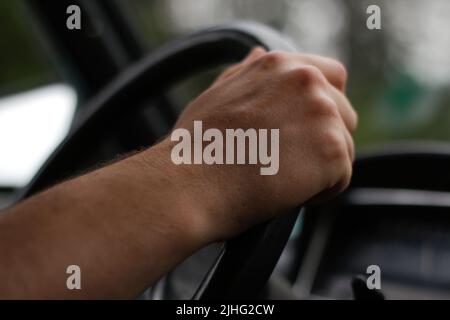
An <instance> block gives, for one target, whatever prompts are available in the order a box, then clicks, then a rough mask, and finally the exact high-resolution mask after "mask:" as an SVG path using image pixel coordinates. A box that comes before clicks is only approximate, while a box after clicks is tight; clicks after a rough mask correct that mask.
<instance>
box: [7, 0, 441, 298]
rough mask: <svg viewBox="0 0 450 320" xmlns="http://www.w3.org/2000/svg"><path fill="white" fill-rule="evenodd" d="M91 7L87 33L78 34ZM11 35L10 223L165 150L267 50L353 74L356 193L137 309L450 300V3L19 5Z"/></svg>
mask: <svg viewBox="0 0 450 320" xmlns="http://www.w3.org/2000/svg"><path fill="white" fill-rule="evenodd" d="M371 3H377V4H378V5H379V6H380V7H381V8H382V12H383V20H382V22H383V28H382V29H381V30H368V29H367V28H366V24H365V19H366V18H367V13H366V8H367V6H368V5H369V4H371ZM411 3H413V5H410V4H411ZM73 4H77V5H78V6H80V7H81V8H82V19H83V20H82V21H83V28H81V29H80V30H69V29H68V28H66V27H65V26H66V19H67V14H66V8H67V7H68V6H70V5H73ZM336 12H338V13H339V14H336ZM0 17H1V19H0V20H1V21H2V24H3V26H2V28H0V35H1V37H0V47H1V48H2V50H1V51H2V52H0V56H3V59H2V62H1V66H2V70H4V71H3V72H2V75H0V209H2V208H7V207H8V206H10V205H13V204H14V203H16V202H18V201H20V200H22V199H25V198H27V197H29V196H32V195H33V194H36V193H37V192H39V191H41V190H43V189H45V188H47V187H49V186H52V185H54V184H55V183H58V182H61V181H63V180H65V179H68V178H71V177H74V176H77V175H79V174H82V173H84V172H87V171H89V170H92V169H94V168H96V167H98V166H99V165H102V164H104V163H107V162H108V161H111V160H113V159H115V158H116V157H117V156H118V155H123V154H127V153H129V152H131V151H133V150H137V149H141V148H143V147H148V146H151V145H152V144H154V143H156V142H157V141H158V140H159V139H161V137H163V136H164V135H166V134H168V133H169V131H170V129H171V126H172V125H173V124H174V122H175V120H176V118H177V115H178V114H179V113H180V112H181V111H182V110H183V108H184V106H185V105H186V104H187V103H188V102H189V101H190V100H191V99H193V98H195V97H196V96H197V95H198V94H199V93H201V92H202V91H203V90H204V89H206V88H207V87H208V85H209V84H211V82H212V81H213V80H214V78H215V77H216V76H217V75H218V73H219V72H220V71H221V70H223V69H224V68H225V67H226V66H228V65H230V64H232V63H235V62H237V61H239V60H240V59H242V58H243V57H244V56H245V55H246V54H247V53H248V52H249V50H251V48H253V47H254V46H263V47H265V48H266V49H268V50H283V51H291V52H314V53H318V54H323V55H327V56H332V57H335V58H338V59H340V60H342V61H343V62H344V64H345V65H346V66H347V68H348V73H349V84H348V88H347V92H348V95H349V97H350V100H351V101H352V103H353V104H354V106H355V108H356V110H357V111H358V113H359V115H360V129H358V131H357V132H356V134H355V141H356V147H357V159H356V161H355V163H354V168H353V177H352V181H351V184H350V187H349V188H348V189H347V190H346V191H345V192H344V193H342V194H341V195H339V196H338V197H336V198H334V199H333V200H330V201H328V202H326V203H323V204H318V205H313V206H307V207H304V206H301V204H299V207H298V208H293V209H292V210H290V211H289V212H286V213H285V214H284V215H283V216H281V217H279V218H276V219H274V220H272V221H269V222H267V223H264V224H262V225H259V226H256V227H254V228H253V229H251V230H249V231H247V232H245V233H244V234H242V235H241V236H238V237H237V238H235V239H232V240H229V241H227V242H224V243H217V244H214V245H211V246H208V247H206V248H204V249H202V250H201V251H199V252H197V253H196V254H194V255H193V256H191V257H190V258H188V259H187V260H185V261H184V262H183V263H182V264H180V265H179V266H178V267H177V268H176V269H174V270H172V271H171V272H170V273H168V274H167V275H166V276H165V277H164V278H163V279H161V280H160V281H159V282H158V283H157V284H155V285H154V286H153V287H151V288H149V289H148V290H146V291H145V292H143V293H142V294H141V295H140V296H139V297H136V299H146V300H147V299H148V300H179V299H200V300H213V299H222V298H225V299H268V300H279V299H288V300H311V299H333V300H335V299H336V300H351V299H369V300H370V299H373V300H380V299H389V300H390V299H394V300H395V299H450V215H449V214H450V169H449V165H450V143H449V142H448V140H449V139H450V109H449V108H448V105H449V103H450V93H449V92H450V90H449V89H450V19H449V18H450V3H449V2H448V1H446V0H430V1H420V0H392V1H388V0H385V1H381V0H380V1H352V0H340V1H334V0H319V1H317V0H282V1H270V0H245V1H240V0H231V1H221V0H126V1H125V0H107V1H102V0H70V1H69V0H59V1H52V0H23V1H16V0H6V1H2V2H1V3H0ZM413 22H414V23H413ZM299 165H301V162H300V161H299ZM230 187H232V186H230ZM124 196H126V195H124ZM0 214H1V211H0ZM373 265H375V266H377V267H378V268H379V269H380V270H381V283H382V286H381V289H377V290H370V289H369V288H367V286H366V285H365V284H366V281H367V279H368V277H370V272H368V267H369V266H373Z"/></svg>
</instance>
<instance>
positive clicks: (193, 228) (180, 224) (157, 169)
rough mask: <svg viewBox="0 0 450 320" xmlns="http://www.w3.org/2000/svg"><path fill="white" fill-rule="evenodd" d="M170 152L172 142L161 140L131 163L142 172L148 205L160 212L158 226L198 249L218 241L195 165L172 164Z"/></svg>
mask: <svg viewBox="0 0 450 320" xmlns="http://www.w3.org/2000/svg"><path fill="white" fill-rule="evenodd" d="M171 150H172V146H171V142H170V141H168V140H164V141H162V142H161V143H159V144H157V145H155V146H153V147H152V148H149V149H147V150H146V151H144V152H142V153H139V154H137V155H135V156H133V157H132V158H131V159H130V160H132V161H134V162H136V164H137V167H139V168H140V170H141V171H142V173H141V174H142V177H143V180H142V183H143V186H142V188H143V189H142V190H145V193H146V195H145V198H146V202H147V205H148V206H149V207H152V208H154V210H157V211H159V217H160V218H161V219H162V220H164V221H160V223H161V224H164V225H166V226H167V228H169V229H170V230H172V231H173V232H174V233H176V235H177V236H179V237H181V241H182V242H183V244H184V245H189V246H190V247H192V249H193V250H197V249H199V248H201V247H203V246H206V245H208V244H209V243H211V242H214V241H215V240H217V237H216V234H215V233H216V230H217V228H215V227H214V224H213V221H212V219H211V212H210V210H211V209H212V208H211V206H210V205H208V203H210V201H209V200H210V196H209V195H206V194H205V191H204V187H207V184H206V183H205V182H204V181H202V177H201V174H199V172H197V170H195V169H196V168H195V167H194V166H189V165H187V166H182V165H175V164H174V163H173V162H172V161H171V158H170V154H171ZM210 191H211V190H210Z"/></svg>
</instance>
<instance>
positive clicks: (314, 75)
mask: <svg viewBox="0 0 450 320" xmlns="http://www.w3.org/2000/svg"><path fill="white" fill-rule="evenodd" d="M291 74H292V79H293V80H294V81H295V82H296V83H297V84H299V85H300V86H301V87H302V88H303V89H307V88H312V87H316V86H319V85H321V84H323V74H322V72H321V71H320V70H319V69H318V68H316V67H314V66H311V65H304V66H301V67H299V68H296V69H295V70H294V71H292V72H291Z"/></svg>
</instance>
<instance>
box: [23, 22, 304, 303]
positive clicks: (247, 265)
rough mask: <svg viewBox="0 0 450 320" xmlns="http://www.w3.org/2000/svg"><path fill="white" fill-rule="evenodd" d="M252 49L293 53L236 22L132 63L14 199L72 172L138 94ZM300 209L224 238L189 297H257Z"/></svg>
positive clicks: (271, 34) (275, 36) (256, 28)
mask: <svg viewBox="0 0 450 320" xmlns="http://www.w3.org/2000/svg"><path fill="white" fill-rule="evenodd" d="M254 46H262V47H265V48H266V49H267V50H284V51H295V47H294V46H293V45H292V43H291V42H290V41H289V40H288V39H286V38H284V37H283V36H282V35H281V34H279V33H278V32H276V31H274V30H272V29H271V28H269V27H266V26H263V25H260V24H256V23H250V22H238V23H232V24H228V25H225V26H221V27H215V28H211V29H207V30H204V31H200V32H198V33H195V34H193V35H190V36H187V37H185V38H182V39H180V40H177V41H175V42H173V43H171V44H169V45H167V46H165V47H163V48H161V49H159V50H157V51H156V52H154V53H152V54H150V55H149V56H148V57H146V58H145V59H143V60H142V61H140V62H138V63H136V64H135V65H134V66H131V67H130V68H129V69H128V70H126V71H125V72H123V74H121V75H120V76H119V77H118V78H117V79H115V80H114V81H112V83H111V84H109V85H108V86H107V87H106V88H105V89H104V90H102V92H100V93H99V94H98V95H97V96H96V97H94V98H93V99H92V100H91V101H90V102H89V103H88V104H87V105H86V106H85V108H83V111H84V113H82V114H80V117H79V118H78V119H77V122H76V123H74V125H73V127H72V130H71V132H70V133H69V134H68V136H67V137H66V139H65V140H64V141H63V142H62V143H61V145H60V146H59V147H58V148H57V149H56V151H55V152H54V153H53V154H52V155H51V157H50V158H49V160H48V161H47V162H46V164H45V165H44V166H43V167H42V168H41V170H40V171H39V173H38V174H37V175H36V177H35V178H34V179H33V181H32V182H31V183H30V184H29V186H28V187H27V188H26V189H25V191H24V192H23V194H22V195H21V197H20V198H22V199H23V198H26V197H29V196H31V195H33V194H35V193H36V192H39V191H41V190H43V189H44V188H47V187H49V186H51V185H53V184H55V183H56V182H58V181H61V180H63V179H67V178H68V177H70V176H71V175H73V174H74V173H75V172H76V170H77V163H76V161H75V159H78V158H79V157H80V155H83V154H85V153H86V152H88V150H90V149H89V148H90V147H92V146H93V145H95V143H98V141H99V140H100V139H101V137H102V134H104V132H105V128H110V127H111V125H112V124H114V123H118V122H119V123H120V122H121V121H123V119H126V117H125V116H126V115H129V114H130V113H132V112H133V110H132V109H131V108H135V109H136V108H138V106H139V104H140V102H142V101H143V100H144V99H148V98H149V97H152V96H154V97H156V96H158V95H159V94H160V93H161V92H163V91H164V90H165V89H167V88H169V87H170V86H171V85H173V84H174V83H175V82H176V81H179V80H181V79H183V78H185V77H187V76H189V75H192V74H194V73H196V72H199V71H201V70H204V69H206V68H210V67H212V66H217V65H220V64H224V63H230V62H235V61H239V60H241V59H242V58H243V57H244V56H245V55H246V54H247V53H248V52H249V50H250V49H251V48H252V47H254ZM205 57H207V58H206V59H205ZM141 104H142V103H141ZM299 211H300V208H293V209H292V210H290V212H286V214H284V215H282V216H280V217H277V218H275V219H273V220H272V221H270V222H267V223H264V224H261V225H258V226H256V227H254V228H252V229H250V230H249V231H247V232H246V233H244V234H243V235H241V236H239V237H237V238H235V239H233V240H231V241H228V242H226V243H225V244H224V245H223V247H222V249H221V252H220V254H219V256H218V258H217V260H216V262H215V263H214V265H213V266H212V267H211V269H210V271H209V272H208V274H207V276H206V277H205V278H204V280H203V281H202V283H201V284H200V286H199V288H198V290H197V292H196V294H195V295H194V297H193V298H194V299H218V298H221V299H242V298H257V297H258V294H259V293H260V291H261V289H262V288H263V287H264V285H265V283H266V282H267V280H268V279H269V277H270V275H271V273H272V271H273V269H274V267H275V265H276V263H277V261H278V259H279V257H280V255H281V252H282V250H283V249H284V247H285V245H286V242H287V240H288V238H289V236H290V234H291V231H292V228H293V226H294V223H295V221H296V219H297V215H298V212H299Z"/></svg>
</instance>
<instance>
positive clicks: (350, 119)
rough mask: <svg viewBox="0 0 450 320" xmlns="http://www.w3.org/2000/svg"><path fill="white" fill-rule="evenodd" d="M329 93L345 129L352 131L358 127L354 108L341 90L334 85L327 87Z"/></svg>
mask: <svg viewBox="0 0 450 320" xmlns="http://www.w3.org/2000/svg"><path fill="white" fill-rule="evenodd" d="M329 93H330V95H331V98H332V99H333V100H334V101H335V102H336V104H337V107H338V110H339V114H340V115H341V117H342V120H343V121H344V123H345V126H346V127H347V130H348V131H350V132H354V131H355V130H356V128H357V127H358V114H357V113H356V111H355V109H353V107H352V105H351V104H350V101H348V98H347V97H346V96H345V94H343V93H342V92H341V91H339V90H337V89H336V88H335V87H333V86H330V87H329Z"/></svg>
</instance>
